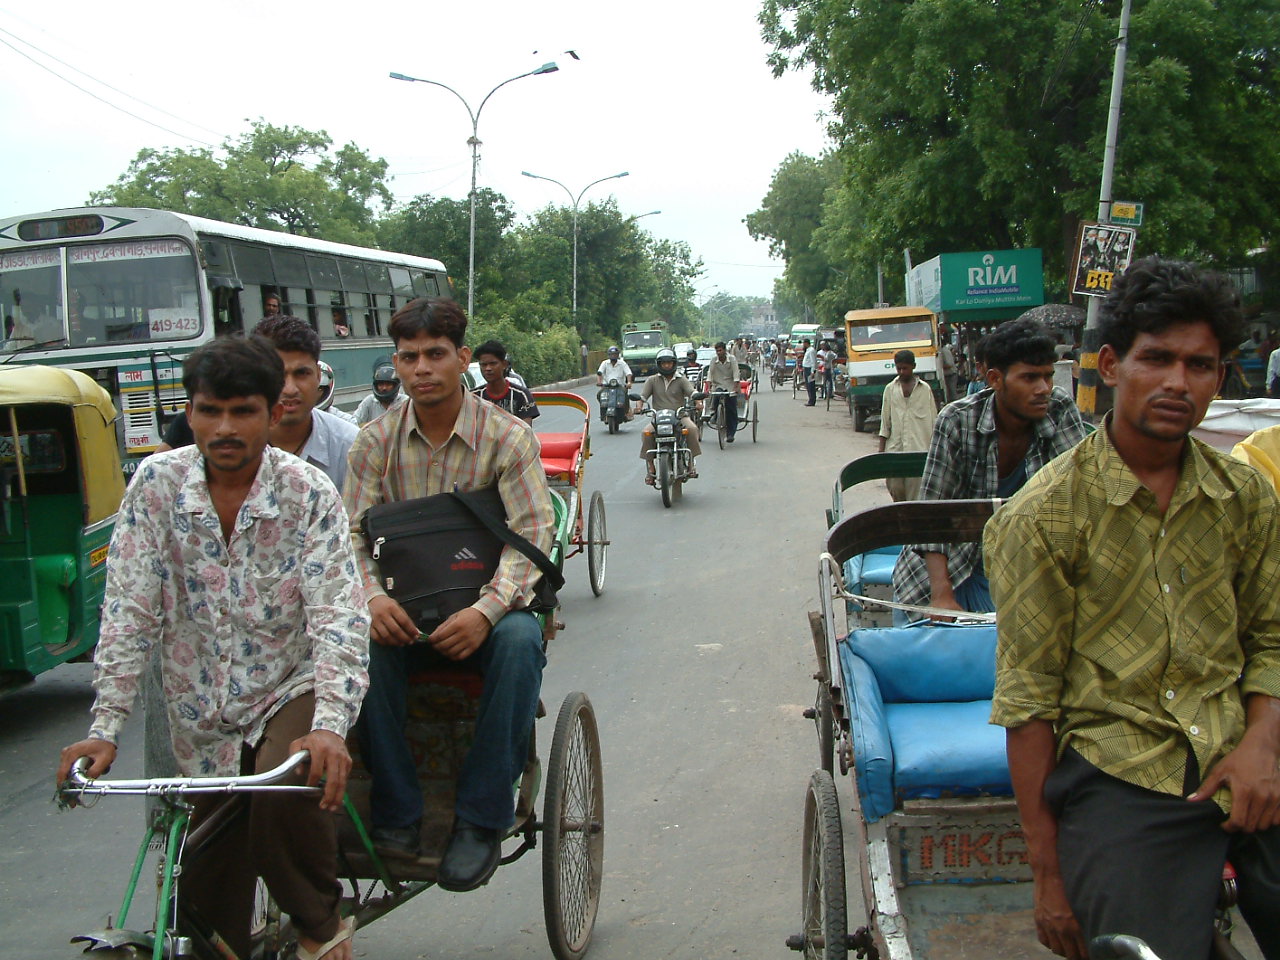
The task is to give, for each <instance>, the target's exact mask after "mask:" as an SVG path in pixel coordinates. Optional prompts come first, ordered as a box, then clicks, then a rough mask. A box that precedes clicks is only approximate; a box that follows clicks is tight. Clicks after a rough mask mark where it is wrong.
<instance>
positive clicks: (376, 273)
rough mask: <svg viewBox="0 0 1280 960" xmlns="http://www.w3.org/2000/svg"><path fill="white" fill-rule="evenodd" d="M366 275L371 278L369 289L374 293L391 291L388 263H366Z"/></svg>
mask: <svg viewBox="0 0 1280 960" xmlns="http://www.w3.org/2000/svg"><path fill="white" fill-rule="evenodd" d="M364 275H365V276H366V277H368V278H369V289H370V290H371V291H373V292H374V293H390V292H391V277H390V276H389V275H388V274H387V267H386V264H382V263H366V264H365V265H364Z"/></svg>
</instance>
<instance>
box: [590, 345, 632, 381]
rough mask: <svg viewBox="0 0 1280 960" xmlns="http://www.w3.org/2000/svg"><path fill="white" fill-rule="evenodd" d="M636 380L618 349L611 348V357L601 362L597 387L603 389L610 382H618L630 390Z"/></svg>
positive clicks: (597, 375) (597, 372)
mask: <svg viewBox="0 0 1280 960" xmlns="http://www.w3.org/2000/svg"><path fill="white" fill-rule="evenodd" d="M635 379H636V378H635V377H634V376H633V375H632V373H631V368H630V367H629V366H627V361H625V360H623V359H622V353H621V351H619V350H618V348H617V347H610V348H609V355H608V356H607V357H606V358H605V359H604V360H602V361H601V362H600V369H598V370H597V371H596V386H597V387H603V386H604V385H605V384H606V383H608V382H609V381H610V380H617V381H618V382H619V383H620V384H622V385H623V386H624V387H626V388H627V389H628V390H630V389H631V385H632V384H633V383H635Z"/></svg>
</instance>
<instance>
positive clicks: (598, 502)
mask: <svg viewBox="0 0 1280 960" xmlns="http://www.w3.org/2000/svg"><path fill="white" fill-rule="evenodd" d="M608 546H609V536H608V533H607V532H606V524H605V516H604V494H602V493H601V492H600V491H599V490H597V491H596V492H595V493H593V494H591V508H590V509H589V510H588V511H587V575H588V576H589V577H590V578H591V592H592V593H594V594H595V595H596V596H597V597H598V596H600V594H602V593H604V570H605V560H606V559H607V556H606V553H605V551H606V550H607V549H608Z"/></svg>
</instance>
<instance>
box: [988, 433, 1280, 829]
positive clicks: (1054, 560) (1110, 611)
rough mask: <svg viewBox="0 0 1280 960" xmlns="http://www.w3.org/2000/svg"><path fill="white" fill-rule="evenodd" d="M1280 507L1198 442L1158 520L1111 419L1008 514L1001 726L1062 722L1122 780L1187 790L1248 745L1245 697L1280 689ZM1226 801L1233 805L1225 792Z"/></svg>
mask: <svg viewBox="0 0 1280 960" xmlns="http://www.w3.org/2000/svg"><path fill="white" fill-rule="evenodd" d="M1278 525H1280V504H1277V501H1276V497H1275V494H1274V492H1273V491H1272V490H1271V488H1270V485H1269V484H1268V483H1267V482H1266V480H1265V479H1264V478H1263V477H1262V476H1261V475H1260V474H1258V473H1257V472H1256V471H1254V470H1252V469H1251V468H1249V467H1247V466H1245V465H1244V464H1241V463H1237V462H1236V461H1234V460H1232V459H1231V458H1230V457H1227V456H1225V455H1224V454H1221V453H1218V452H1217V451H1215V450H1213V449H1211V448H1210V447H1208V446H1206V445H1204V444H1202V443H1200V442H1199V441H1198V440H1189V441H1188V442H1187V447H1186V453H1185V455H1184V457H1183V461H1182V469H1181V473H1180V475H1179V477H1178V482H1177V485H1176V486H1175V488H1174V491H1173V498H1172V500H1171V501H1170V503H1169V508H1168V510H1166V511H1165V512H1164V514H1163V515H1161V513H1160V510H1159V507H1158V506H1157V505H1156V502H1155V498H1154V496H1153V495H1152V493H1151V491H1150V490H1148V489H1147V488H1146V487H1144V486H1143V485H1142V484H1141V483H1140V482H1139V481H1138V478H1137V477H1135V476H1134V474H1133V471H1132V470H1130V469H1129V467H1128V466H1127V465H1126V464H1125V462H1124V461H1123V460H1122V459H1121V458H1120V455H1119V454H1118V453H1117V452H1116V449H1115V447H1114V446H1112V444H1111V441H1110V438H1109V436H1108V434H1107V430H1106V429H1105V428H1103V429H1099V430H1098V431H1097V432H1096V433H1095V434H1094V435H1093V436H1091V437H1090V438H1089V439H1088V440H1086V441H1085V442H1084V443H1082V444H1080V445H1079V446H1078V447H1076V449H1075V450H1073V451H1072V452H1071V453H1069V454H1067V455H1066V456H1064V457H1061V458H1060V459H1058V460H1057V461H1055V462H1054V463H1052V464H1050V465H1049V466H1048V467H1047V468H1046V469H1045V470H1044V471H1042V472H1041V473H1040V474H1038V475H1037V476H1036V477H1035V478H1034V479H1032V480H1031V481H1029V482H1028V483H1027V485H1026V486H1025V487H1024V488H1023V490H1022V492H1021V493H1019V494H1018V495H1017V496H1016V497H1015V498H1014V499H1013V500H1011V501H1010V502H1009V503H1008V504H1007V505H1006V506H1004V507H1002V508H1001V509H1000V510H998V511H996V514H995V516H994V517H993V518H992V519H991V521H990V522H989V523H988V524H987V528H986V531H985V535H984V542H985V544H986V552H987V557H988V558H989V560H990V567H991V593H992V595H993V596H994V597H995V600H996V606H997V608H998V611H999V615H1000V619H999V621H998V624H997V630H998V635H999V639H998V643H997V653H996V689H995V699H994V700H993V701H992V711H991V722H992V723H996V724H999V725H1001V726H1005V727H1018V726H1021V725H1022V724H1025V723H1027V722H1028V721H1031V720H1048V721H1050V722H1052V723H1053V724H1054V727H1055V730H1056V733H1057V737H1058V747H1059V751H1060V752H1061V750H1063V749H1065V748H1066V747H1067V746H1068V745H1069V746H1071V747H1073V748H1074V749H1075V750H1077V751H1078V752H1079V753H1080V754H1081V755H1082V756H1083V757H1084V758H1085V759H1086V760H1088V761H1089V762H1090V763H1092V764H1093V765H1094V766H1096V767H1098V768H1099V769H1101V770H1102V771H1104V772H1105V773H1108V774H1110V775H1111V776H1113V777H1118V778H1119V779H1121V780H1124V781H1126V782H1128V783H1131V784H1134V785H1136V786H1139V787H1144V788H1146V789H1148V790H1157V791H1160V792H1163V793H1169V794H1173V795H1179V794H1181V792H1182V787H1183V778H1184V775H1185V772H1186V766H1187V747H1188V745H1190V747H1191V749H1192V750H1193V751H1194V753H1195V757H1196V761H1197V763H1198V764H1199V770H1200V774H1201V775H1202V776H1203V775H1204V774H1206V773H1208V771H1209V770H1210V768H1212V767H1213V765H1214V764H1215V763H1217V762H1218V761H1219V760H1221V759H1222V757H1223V756H1225V755H1226V754H1227V753H1228V752H1229V751H1230V750H1231V749H1233V748H1234V747H1235V746H1236V745H1237V744H1238V743H1239V742H1240V737H1241V735H1242V734H1243V732H1244V727H1245V710H1244V703H1243V700H1244V697H1245V696H1247V695H1249V694H1252V693H1259V694H1264V695H1266V696H1270V697H1280V539H1278V537H1280V529H1277V527H1278ZM1214 799H1215V800H1216V801H1217V802H1218V803H1219V804H1220V805H1221V806H1222V807H1224V808H1226V807H1227V805H1228V803H1229V799H1230V798H1229V793H1228V791H1227V790H1226V789H1225V788H1224V789H1223V790H1221V791H1219V792H1218V794H1217V795H1216V796H1215V797H1214Z"/></svg>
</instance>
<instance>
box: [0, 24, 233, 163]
mask: <svg viewBox="0 0 1280 960" xmlns="http://www.w3.org/2000/svg"><path fill="white" fill-rule="evenodd" d="M0 32H3V33H6V34H8V35H9V36H11V37H14V39H17V40H19V42H21V43H27V41H25V40H22V39H21V38H20V37H17V36H15V35H14V34H12V33H10V32H9V31H8V30H4V28H2V27H0ZM0 44H3V45H4V46H6V47H8V48H9V49H10V50H12V51H13V52H14V53H16V54H17V55H18V56H20V57H22V58H24V59H26V60H29V61H31V62H32V63H34V64H35V65H36V66H37V67H39V68H40V69H41V70H44V71H45V72H47V73H51V74H53V75H54V76H55V77H57V78H58V79H59V80H61V81H62V82H63V83H66V84H69V85H70V86H72V87H75V88H76V89H77V90H79V91H80V92H81V93H83V94H86V95H88V96H90V97H93V99H95V100H97V101H98V102H99V103H102V104H105V105H106V106H108V107H110V108H111V109H112V110H118V111H120V112H121V113H123V114H125V115H126V116H129V117H133V119H135V120H139V121H141V122H142V123H145V124H147V125H149V126H152V127H155V128H156V129H157V130H163V131H164V132H165V133H169V134H172V135H173V136H175V137H179V138H180V139H183V140H190V141H193V142H195V143H199V144H203V145H204V146H206V147H216V146H217V144H214V143H210V142H209V141H207V140H201V139H200V138H199V137H193V136H191V135H189V134H185V133H179V132H178V131H177V130H173V129H170V128H169V127H166V126H164V125H163V124H160V123H156V122H155V121H154V120H149V119H147V118H146V117H143V116H140V115H139V114H136V113H134V112H133V111H132V110H126V109H125V108H124V107H122V106H120V104H118V103H112V102H111V101H110V100H108V99H106V98H105V97H102V96H99V95H98V94H96V93H94V92H93V91H92V90H87V89H85V88H84V87H82V86H80V84H78V83H76V82H75V81H74V80H72V79H71V78H70V77H66V76H63V75H62V74H61V73H59V72H58V71H57V70H54V69H53V68H52V67H50V66H49V65H48V64H45V63H41V62H40V61H39V60H37V59H36V58H35V57H33V56H31V54H29V53H27V52H26V51H25V50H19V49H18V48H17V47H15V46H14V45H13V44H12V43H10V42H9V41H8V40H5V39H4V38H3V37H0ZM27 45H28V46H30V47H31V49H33V50H37V51H39V52H40V53H42V54H44V55H45V56H47V57H50V59H53V60H57V59H58V58H57V57H52V56H51V55H50V54H47V53H44V51H43V50H40V48H39V47H37V46H35V45H34V44H27ZM58 62H59V63H62V62H63V61H61V60H58ZM66 66H70V64H66ZM71 69H72V70H77V68H75V67H71ZM77 72H78V73H81V74H83V75H84V76H86V77H89V79H90V80H93V81H94V83H101V84H102V86H104V87H107V88H108V89H111V90H115V88H114V87H111V86H109V85H108V84H105V83H102V81H100V80H97V79H96V78H94V77H92V76H90V75H89V74H87V73H84V71H83V70H77ZM116 92H117V93H123V91H119V90H116ZM124 96H126V97H128V96H130V95H129V94H127V93H125V94H124ZM131 99H134V100H137V98H136V97H131ZM138 102H139V103H142V104H144V106H148V107H150V106H151V105H150V104H147V103H145V102H144V101H142V100H138ZM151 109H153V110H157V109H158V108H156V107H151ZM159 112H160V113H164V112H165V111H163V110H159ZM169 116H173V115H172V114H169ZM175 119H177V120H182V118H181V117H175ZM182 122H183V123H187V122H188V121H186V120H182ZM192 126H197V125H196V124H192ZM199 129H202V130H203V129H206V128H204V127H199Z"/></svg>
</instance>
